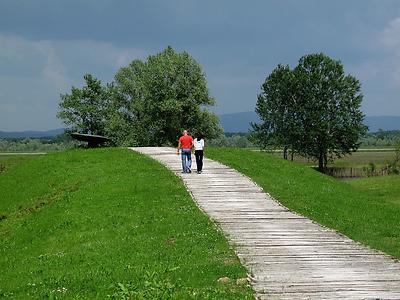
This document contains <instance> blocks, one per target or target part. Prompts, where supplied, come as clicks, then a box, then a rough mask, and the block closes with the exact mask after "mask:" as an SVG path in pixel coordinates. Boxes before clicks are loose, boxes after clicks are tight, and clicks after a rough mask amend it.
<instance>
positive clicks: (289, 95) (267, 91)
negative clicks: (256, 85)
mask: <svg viewBox="0 0 400 300" xmlns="http://www.w3.org/2000/svg"><path fill="white" fill-rule="evenodd" d="M293 76H294V74H293V71H291V70H290V68H289V66H283V65H278V66H277V67H276V68H275V69H274V70H273V71H272V73H271V74H270V75H269V76H268V77H267V78H266V80H265V82H264V83H263V85H262V86H261V90H262V92H261V93H260V94H259V95H258V100H257V104H256V112H257V113H258V114H259V116H260V118H261V120H262V121H263V123H262V124H252V127H253V137H255V140H256V142H257V143H258V144H259V145H260V146H261V147H263V148H267V147H283V154H284V158H285V159H287V152H288V150H289V149H290V150H291V152H292V154H293V152H294V151H295V149H296V145H295V143H296V142H297V141H298V139H299V138H300V136H299V135H300V130H301V127H300V126H299V120H298V112H297V109H298V103H297V98H296V97H295V94H294V92H295V84H296V81H295V80H294V78H293Z"/></svg>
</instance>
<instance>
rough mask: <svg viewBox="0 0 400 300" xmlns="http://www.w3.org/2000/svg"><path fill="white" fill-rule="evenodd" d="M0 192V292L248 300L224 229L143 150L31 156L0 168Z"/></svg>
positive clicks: (21, 295) (1, 294) (27, 295)
mask: <svg viewBox="0 0 400 300" xmlns="http://www.w3.org/2000/svg"><path fill="white" fill-rule="evenodd" d="M0 191H1V199H2V201H1V202H0V212H1V215H2V218H1V219H2V220H1V221H0V269H1V272H0V282H1V285H0V298H1V297H3V298H7V297H10V298H17V299H21V298H23V299H26V298H35V299H36V298H43V297H49V298H57V299H58V298H73V299H79V298H82V299H93V298H98V299H104V298H107V297H108V296H110V297H111V298H119V299H127V298H129V297H131V298H132V299H198V298H200V299H252V290H251V289H250V287H248V286H246V285H236V283H235V279H236V278H242V277H246V270H245V269H244V268H243V267H242V266H241V264H240V263H239V261H238V259H237V257H236V256H235V254H234V252H233V250H232V249H231V248H230V247H229V246H228V244H227V241H226V239H225V237H224V236H223V235H222V233H221V232H220V231H218V230H217V229H216V227H215V225H214V224H213V223H212V222H211V221H210V220H209V219H208V217H207V216H205V215H204V214H203V213H202V212H201V211H200V210H199V209H198V208H197V206H196V205H195V204H194V202H193V201H192V199H191V198H190V196H189V195H188V193H187V191H186V189H185V188H184V186H183V185H182V182H181V181H180V180H179V178H178V177H176V176H174V175H173V174H172V173H171V172H170V171H168V170H167V169H166V168H164V167H163V166H161V165H160V164H158V163H156V162H155V161H153V160H151V159H149V158H147V157H145V156H143V155H140V154H137V153H135V152H132V151H129V150H124V149H112V148H108V149H96V150H74V151H67V152H60V153H51V154H47V155H44V156H40V157H35V158H34V159H29V160H26V161H23V162H22V163H19V164H14V165H13V166H12V167H10V168H9V169H8V170H7V171H5V172H3V173H1V174H0ZM224 276H227V277H230V278H232V279H233V281H232V282H231V283H229V284H226V285H224V284H220V283H218V282H217V280H218V278H220V277H224Z"/></svg>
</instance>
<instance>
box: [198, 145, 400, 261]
mask: <svg viewBox="0 0 400 300" xmlns="http://www.w3.org/2000/svg"><path fill="white" fill-rule="evenodd" d="M207 156H208V157H209V158H211V159H215V160H217V161H220V162H222V163H224V164H226V165H228V166H231V167H232V168H234V169H236V170H238V171H239V172H242V173H244V174H245V175H247V176H249V177H250V178H252V179H253V180H254V181H255V182H256V183H257V184H258V185H260V186H261V187H262V188H263V189H264V190H265V191H267V192H269V193H270V194H271V195H272V196H273V197H274V198H276V199H278V200H279V201H280V202H281V203H282V204H283V205H285V206H287V207H288V208H290V209H291V210H294V211H296V212H298V213H300V214H302V215H304V216H307V217H309V218H311V219H313V220H315V221H317V222H319V223H320V224H323V225H326V226H328V227H330V228H333V229H336V230H338V231H340V232H342V233H344V234H346V235H347V236H349V237H351V238H352V239H354V240H357V241H360V242H362V243H365V244H367V245H370V246H371V247H373V248H375V249H379V250H382V251H384V252H386V253H389V254H391V255H393V256H396V257H400V247H399V245H400V221H399V216H400V198H399V195H400V188H399V186H400V176H396V177H381V178H379V179H378V178H368V179H366V180H365V181H363V180H361V181H358V182H354V183H351V184H349V183H345V182H339V181H337V180H335V179H334V178H331V177H328V176H325V175H323V174H320V173H318V172H316V171H314V170H312V169H311V168H309V167H306V166H304V165H300V164H299V163H295V162H291V161H285V160H283V159H280V158H277V157H275V156H274V155H270V154H266V153H260V152H255V151H249V150H243V149H218V148H210V149H208V150H207ZM205 168H207V166H205ZM372 183H373V185H372Z"/></svg>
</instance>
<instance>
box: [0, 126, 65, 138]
mask: <svg viewBox="0 0 400 300" xmlns="http://www.w3.org/2000/svg"><path fill="white" fill-rule="evenodd" d="M64 130H65V129H64V128H59V129H53V130H47V131H0V138H1V139H27V138H47V137H49V138H50V137H55V136H56V135H59V134H61V133H63V132H64Z"/></svg>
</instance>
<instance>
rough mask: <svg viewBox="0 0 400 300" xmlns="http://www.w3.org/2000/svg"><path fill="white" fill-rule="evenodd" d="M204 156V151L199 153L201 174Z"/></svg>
mask: <svg viewBox="0 0 400 300" xmlns="http://www.w3.org/2000/svg"><path fill="white" fill-rule="evenodd" d="M203 156H204V152H203V150H200V151H199V164H200V170H199V171H200V172H202V171H203Z"/></svg>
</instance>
